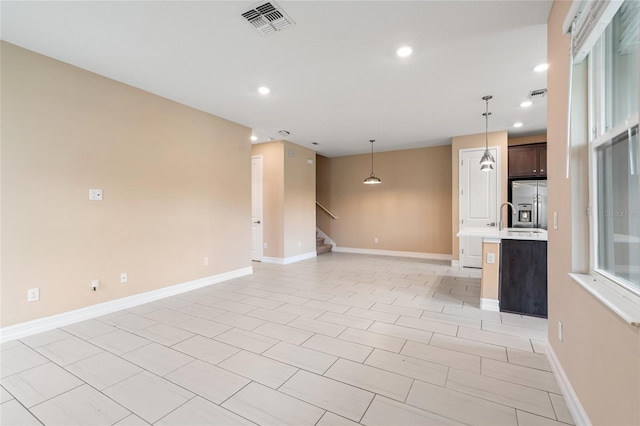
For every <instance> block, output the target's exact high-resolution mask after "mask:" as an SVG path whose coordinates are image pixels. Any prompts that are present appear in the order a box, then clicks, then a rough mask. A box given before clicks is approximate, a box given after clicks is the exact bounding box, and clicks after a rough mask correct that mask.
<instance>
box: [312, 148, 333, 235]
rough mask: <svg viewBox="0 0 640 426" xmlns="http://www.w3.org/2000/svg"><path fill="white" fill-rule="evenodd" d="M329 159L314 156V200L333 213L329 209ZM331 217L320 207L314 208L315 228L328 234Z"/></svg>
mask: <svg viewBox="0 0 640 426" xmlns="http://www.w3.org/2000/svg"><path fill="white" fill-rule="evenodd" d="M330 197H331V159H329V158H327V157H323V156H322V155H319V154H317V155H316V200H317V201H318V202H319V203H320V204H322V205H323V206H324V207H325V208H327V209H328V210H329V211H330V212H332V213H333V210H332V208H331V202H330V201H331V200H330ZM334 220H335V219H332V218H331V216H329V215H328V214H327V212H325V211H324V210H322V209H321V208H320V207H318V206H316V226H317V227H318V228H320V229H321V230H322V232H329V231H330V229H331V222H332V221H334Z"/></svg>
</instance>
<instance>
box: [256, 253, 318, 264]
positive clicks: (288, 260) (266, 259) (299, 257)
mask: <svg viewBox="0 0 640 426" xmlns="http://www.w3.org/2000/svg"><path fill="white" fill-rule="evenodd" d="M317 255H318V254H317V253H316V252H315V251H310V252H308V253H302V254H299V255H297V256H291V257H284V258H282V257H266V256H263V257H262V261H263V262H264V263H275V264H276V265H288V264H290V263H295V262H300V261H301V260H307V259H313V258H314V257H316V256H317Z"/></svg>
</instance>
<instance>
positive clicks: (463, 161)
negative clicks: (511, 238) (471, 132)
mask: <svg viewBox="0 0 640 426" xmlns="http://www.w3.org/2000/svg"><path fill="white" fill-rule="evenodd" d="M489 151H491V154H492V155H493V157H494V158H495V159H496V163H497V164H496V165H494V168H495V169H494V170H491V171H488V172H484V171H481V170H480V159H481V158H482V155H483V154H484V149H461V150H460V229H463V228H492V227H496V226H497V223H498V203H499V202H500V197H499V194H500V186H499V182H500V179H499V164H500V157H499V150H498V149H497V148H495V147H491V148H489ZM460 265H461V266H464V267H470V268H482V239H481V238H480V237H461V238H460Z"/></svg>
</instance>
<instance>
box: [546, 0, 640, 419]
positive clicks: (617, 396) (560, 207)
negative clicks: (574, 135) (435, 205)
mask: <svg viewBox="0 0 640 426" xmlns="http://www.w3.org/2000/svg"><path fill="white" fill-rule="evenodd" d="M570 5H571V2H569V1H556V2H554V4H553V8H552V10H551V14H550V17H549V22H548V37H547V42H548V46H547V52H548V63H549V71H548V75H547V82H548V89H549V98H548V111H547V125H548V128H547V134H548V141H547V150H548V151H547V152H548V157H547V158H548V159H547V163H548V164H547V165H548V186H549V192H548V202H549V215H550V216H551V215H553V212H557V213H558V229H557V230H554V229H553V227H550V229H549V244H548V250H549V253H548V254H549V265H548V266H549V296H548V298H549V342H550V344H551V346H552V347H553V350H554V352H555V353H556V354H557V356H558V359H559V360H560V363H561V364H562V367H563V369H564V371H565V372H566V374H567V376H568V378H569V380H570V382H571V385H572V387H573V388H574V390H575V391H576V393H577V395H578V398H579V399H580V402H581V404H582V406H583V407H584V409H585V410H586V412H587V414H588V416H589V418H590V420H591V422H592V423H593V424H594V425H638V424H640V406H639V401H640V362H639V360H640V329H639V328H638V327H632V326H630V325H628V324H627V323H626V322H624V321H622V320H621V319H620V318H619V317H618V316H617V315H616V314H614V313H613V312H612V311H610V310H609V309H608V308H606V307H605V306H604V305H603V304H602V303H601V302H599V301H597V300H596V299H595V298H594V297H592V296H591V295H590V294H589V293H587V292H586V291H585V290H584V289H582V287H580V286H578V285H577V284H576V283H575V282H574V281H573V280H572V279H571V278H569V277H568V276H567V274H568V273H569V272H571V267H572V266H571V261H572V259H571V253H572V250H576V249H579V248H573V247H572V245H571V241H572V235H571V218H572V212H571V204H570V202H569V200H571V196H572V182H571V180H570V179H565V149H566V146H565V141H566V125H567V95H568V85H567V83H568V79H569V65H568V58H567V52H568V51H569V36H568V35H564V34H562V29H561V28H562V21H563V20H564V18H565V16H566V14H567V12H568V10H569V7H570ZM639 96H640V94H639ZM558 321H562V323H563V327H564V341H563V342H560V341H559V340H558V337H557V336H558V332H557V324H558Z"/></svg>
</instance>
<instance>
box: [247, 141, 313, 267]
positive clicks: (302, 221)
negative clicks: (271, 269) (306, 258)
mask: <svg viewBox="0 0 640 426" xmlns="http://www.w3.org/2000/svg"><path fill="white" fill-rule="evenodd" d="M290 151H293V157H290V156H289V152H290ZM251 153H252V155H254V156H256V155H260V156H262V158H263V218H264V225H263V235H264V242H265V243H267V248H266V249H264V255H265V256H266V257H273V258H277V259H284V258H289V257H293V256H297V255H300V254H304V253H309V252H313V251H315V245H316V243H315V241H316V240H315V234H316V218H315V200H316V170H315V156H316V153H315V151H313V150H311V149H308V148H304V147H302V146H299V145H296V144H293V143H291V142H289V141H284V140H283V141H275V142H268V143H262V144H256V145H253V146H252V148H251ZM307 159H311V160H313V164H308V163H307Z"/></svg>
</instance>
